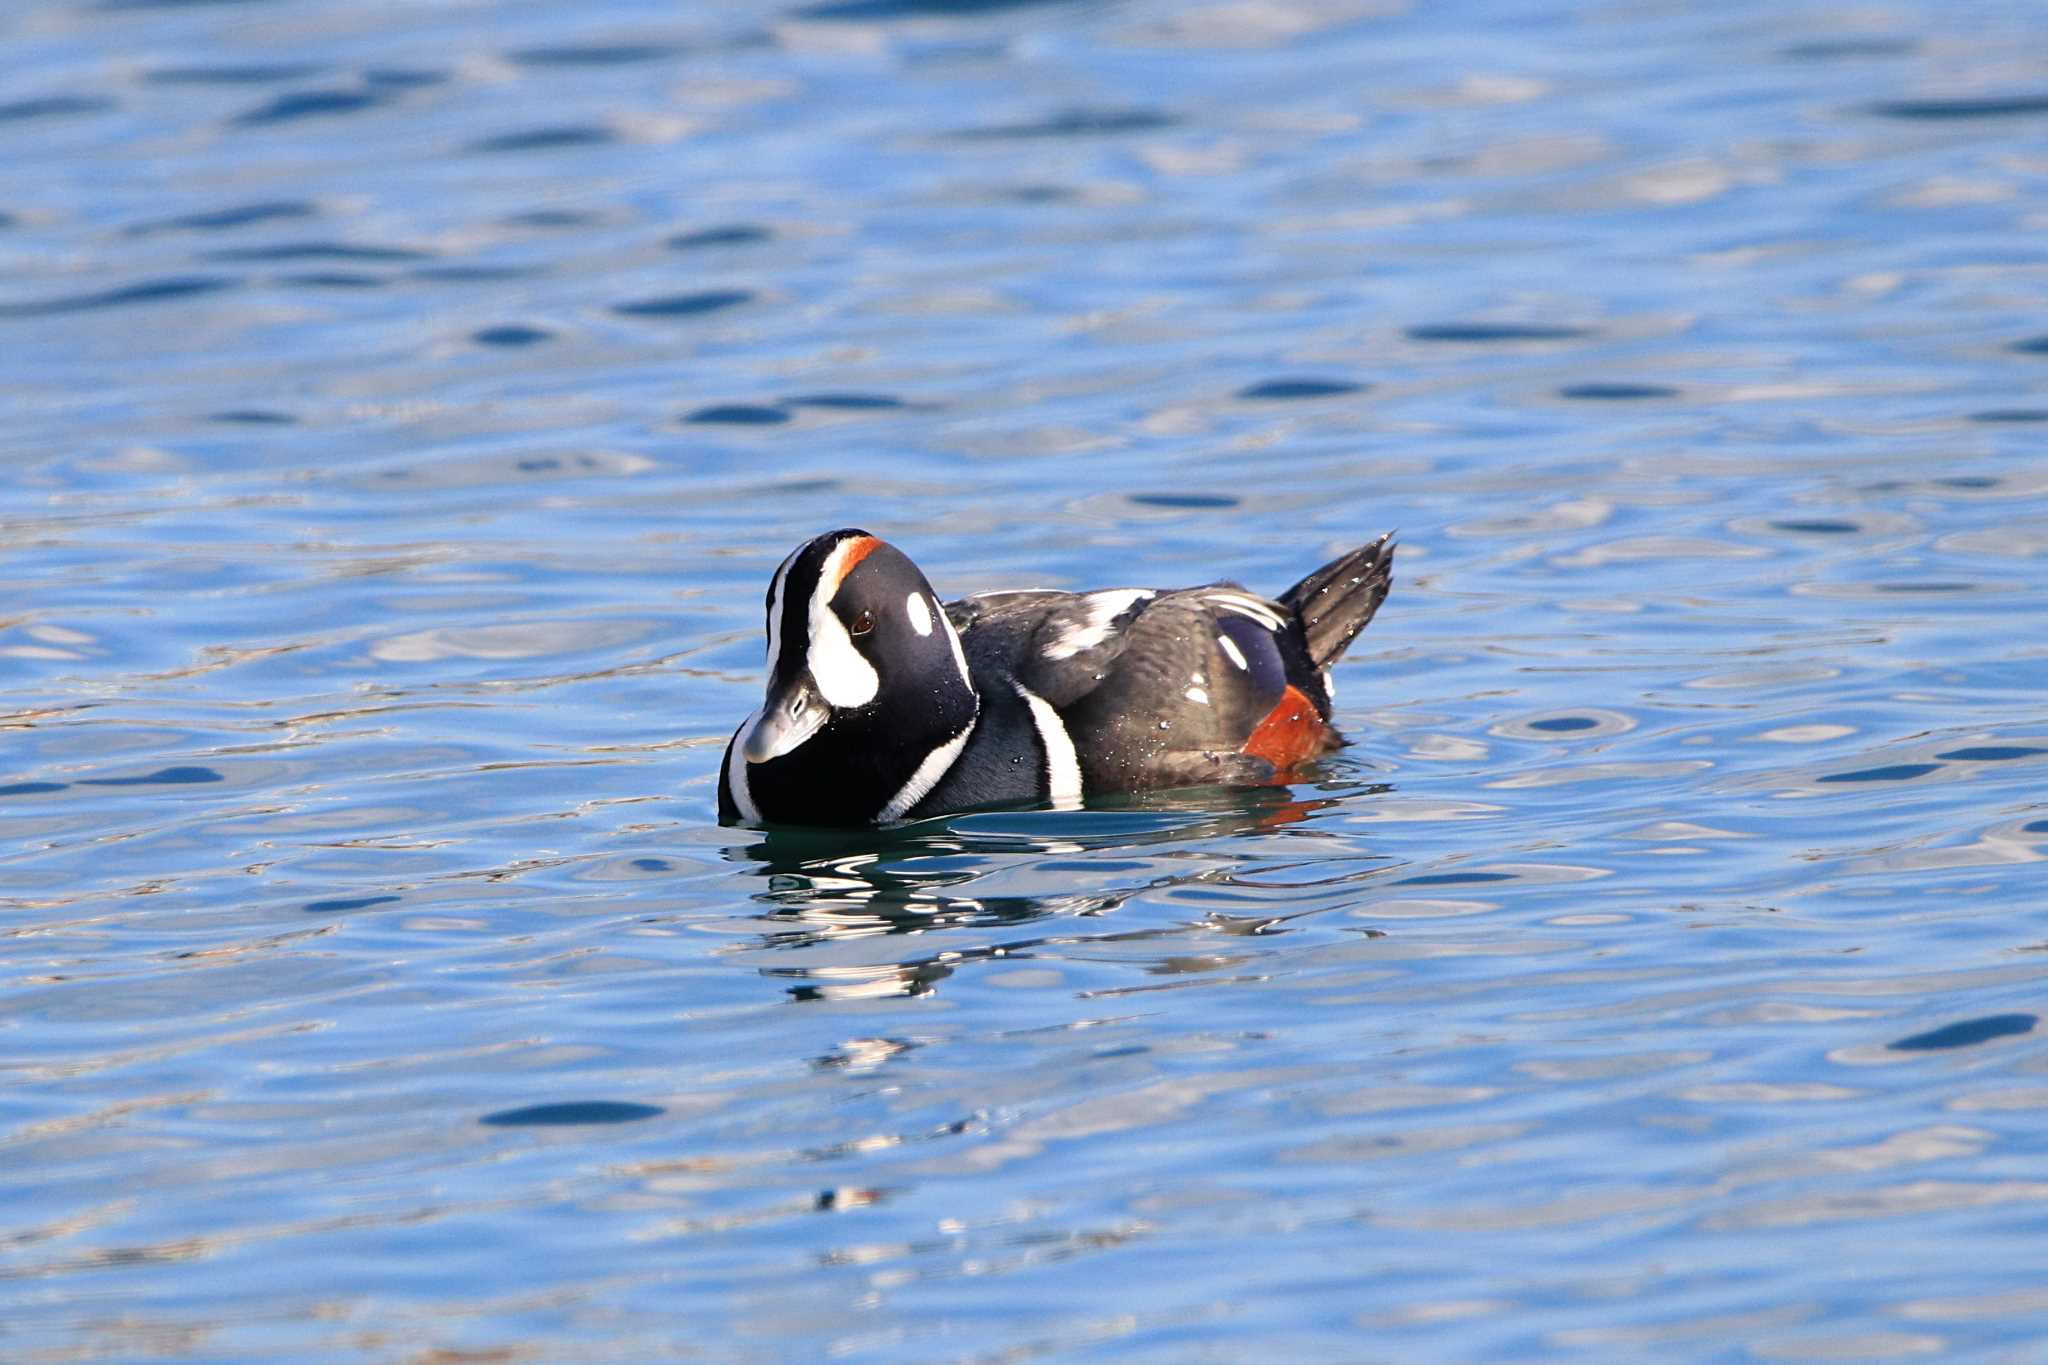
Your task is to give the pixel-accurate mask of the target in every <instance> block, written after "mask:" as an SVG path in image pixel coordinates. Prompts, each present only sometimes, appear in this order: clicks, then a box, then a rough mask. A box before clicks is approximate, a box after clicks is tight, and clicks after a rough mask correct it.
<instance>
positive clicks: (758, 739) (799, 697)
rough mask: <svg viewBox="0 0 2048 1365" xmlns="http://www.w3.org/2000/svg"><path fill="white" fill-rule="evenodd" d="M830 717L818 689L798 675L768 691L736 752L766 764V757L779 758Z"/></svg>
mask: <svg viewBox="0 0 2048 1365" xmlns="http://www.w3.org/2000/svg"><path fill="white" fill-rule="evenodd" d="M831 718H832V708H831V707H829V706H827V705H826V704H825V699H824V698H823V697H821V696H819V695H818V689H817V688H816V687H815V686H813V685H812V683H811V680H810V679H809V678H808V677H805V678H799V679H798V680H797V681H796V682H794V683H792V684H790V685H788V686H785V687H780V688H777V689H776V690H775V691H773V692H771V693H769V695H768V700H767V702H766V703H765V704H763V705H762V707H761V714H760V715H759V716H758V717H756V718H755V720H754V726H753V728H752V729H750V730H748V731H747V737H746V740H745V741H744V742H743V743H742V744H741V745H740V754H741V756H742V757H744V758H745V759H746V760H747V762H749V763H766V762H768V761H769V760H770V759H775V758H781V757H782V756H783V755H784V754H786V753H788V752H789V751H790V750H792V749H794V748H796V747H797V746H798V745H799V744H802V743H803V742H804V741H805V740H807V739H809V738H810V737H811V736H812V735H815V734H817V733H818V730H819V728H820V727H821V726H823V725H824V724H825V722H826V721H828V720H830V719H831Z"/></svg>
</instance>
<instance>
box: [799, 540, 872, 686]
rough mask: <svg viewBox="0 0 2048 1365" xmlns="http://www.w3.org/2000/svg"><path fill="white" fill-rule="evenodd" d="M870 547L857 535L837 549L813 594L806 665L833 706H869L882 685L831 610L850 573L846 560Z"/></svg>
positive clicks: (826, 564)
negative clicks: (835, 595)
mask: <svg viewBox="0 0 2048 1365" xmlns="http://www.w3.org/2000/svg"><path fill="white" fill-rule="evenodd" d="M871 545H872V542H871V541H870V540H869V538H868V537H866V536H856V537H854V538H853V539H851V540H847V541H842V542H841V543H840V544H838V545H836V546H834V547H833V549H832V553H831V554H830V555H828V556H826V559H825V564H824V567H823V568H822V569H820V570H819V572H818V587H817V590H816V591H814V592H813V593H812V594H811V613H810V625H811V641H810V650H809V651H808V655H807V657H806V660H805V662H807V663H808V664H809V665H810V669H811V680H812V681H813V682H815V683H816V684H817V685H818V695H820V696H822V697H823V698H824V699H825V701H826V704H827V705H830V706H833V707H840V708H851V707H855V706H866V705H867V704H868V703H869V702H871V701H873V700H874V699H875V693H876V692H877V691H879V690H880V689H881V686H882V680H881V678H880V677H879V676H877V675H876V673H875V666H874V665H873V664H871V663H869V662H868V661H867V659H866V658H865V657H864V656H863V655H862V654H861V652H860V650H858V649H856V648H855V647H854V643H853V637H852V636H851V635H848V634H847V633H846V625H845V623H844V622H842V621H841V620H840V619H839V617H838V615H837V614H836V613H834V612H833V610H832V598H833V595H834V594H835V593H837V592H838V591H839V585H840V584H841V583H842V582H844V581H845V579H846V575H847V573H848V569H847V567H846V561H847V559H848V558H849V557H850V556H852V555H853V554H854V553H855V552H856V551H859V552H862V553H865V552H866V550H868V549H869V548H871Z"/></svg>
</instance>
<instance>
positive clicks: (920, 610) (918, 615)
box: [903, 592, 932, 635]
mask: <svg viewBox="0 0 2048 1365" xmlns="http://www.w3.org/2000/svg"><path fill="white" fill-rule="evenodd" d="M903 609H904V610H905V611H907V612H909V613H910V628H911V629H912V630H914V631H916V632H917V633H918V634H919V635H929V634H931V633H932V609H931V608H930V607H928V606H926V605H925V604H924V594H923V593H921V592H914V593H912V594H910V596H908V597H906V598H904V599H903Z"/></svg>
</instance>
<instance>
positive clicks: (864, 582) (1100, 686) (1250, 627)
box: [718, 529, 1394, 825]
mask: <svg viewBox="0 0 2048 1365" xmlns="http://www.w3.org/2000/svg"><path fill="white" fill-rule="evenodd" d="M1393 557H1394V546H1393V540H1392V537H1391V535H1387V536H1381V537H1380V538H1379V539H1378V540H1376V541H1374V542H1373V543H1372V544H1370V545H1366V546H1363V547H1361V548H1359V549H1356V550H1353V551H1352V552H1351V553H1350V554H1347V555H1345V556H1343V557H1342V558H1340V559H1337V560H1334V561H1332V562H1331V563H1329V564H1326V565H1324V566H1323V567H1322V568H1320V569H1317V570H1316V571H1315V572H1314V573H1312V574H1310V575H1309V576H1308V577H1306V578H1304V579H1302V580H1301V581H1300V582H1299V583H1296V584H1295V585H1294V586H1293V587H1291V588H1289V589H1288V590H1287V591H1286V592H1284V593H1282V594H1281V595H1280V596H1279V597H1278V598H1274V599H1268V598H1264V597H1259V596H1257V595H1255V594H1253V593H1250V592H1247V591H1246V590H1245V589H1243V588H1241V587H1238V586H1237V585H1236V584H1234V583H1211V584H1208V585H1206V586H1203V587H1198V588H1176V589H1170V590H1161V589H1153V588H1114V589H1110V590H1108V591H1103V592H1084V593H1070V592H1053V591H1047V590H1041V589H1026V590H1024V591H1019V592H989V593H978V594H976V595H975V596H972V597H968V598H963V599H962V600H960V601H958V602H949V603H946V604H944V605H943V606H942V605H941V604H940V603H939V600H938V598H937V596H936V595H934V594H933V592H932V588H931V584H929V583H927V582H926V581H925V576H924V574H922V573H921V572H919V571H918V567H917V565H915V564H913V563H911V562H910V560H909V558H908V557H906V556H905V555H904V554H903V553H902V552H901V551H900V550H898V549H896V548H895V547H894V546H892V545H889V544H886V543H885V542H883V541H881V540H878V539H876V538H875V537H874V536H872V535H869V534H868V533H867V532H866V531H860V530H851V529H849V530H841V531H832V532H829V533H827V534H825V535H822V536H819V537H817V538H816V539H814V540H811V541H808V542H806V543H805V544H803V545H801V546H799V547H798V548H797V549H796V551H795V552H794V553H792V554H791V555H790V556H789V558H787V559H785V560H783V561H782V566H781V567H780V568H778V569H777V570H776V571H775V577H774V579H773V580H772V581H771V582H770V583H769V585H768V598H767V605H768V696H767V699H766V700H765V701H763V702H762V703H761V706H760V708H759V709H757V710H756V711H755V712H754V713H753V714H752V715H751V716H748V717H747V719H746V721H745V723H743V724H742V725H741V726H740V728H739V731H738V732H737V733H736V734H734V735H733V737H732V742H731V743H730V744H729V745H727V747H726V751H725V764H724V768H723V770H722V772H721V775H720V778H719V783H718V813H719V818H720V819H721V820H723V821H725V822H727V823H734V822H744V823H748V824H769V823H787V824H803V825H866V824H886V823H889V822H892V821H896V820H903V819H914V818H920V817H923V816H927V815H936V814H940V813H942V812H946V811H958V810H966V809H969V808H972V807H977V806H992V805H1006V804H1017V803H1034V802H1035V803H1047V802H1049V803H1051V804H1053V805H1055V806H1062V807H1071V806H1073V805H1076V804H1078V802H1079V801H1080V799H1081V798H1082V797H1084V796H1088V795H1094V794H1099V793H1105V792H1129V791H1139V790H1143V789H1147V788H1154V787H1185V786H1215V785H1251V784H1262V783H1270V782H1274V781H1276V780H1278V779H1280V778H1282V777H1284V776H1286V775H1287V773H1288V772H1289V771H1290V770H1292V769H1293V768H1294V767H1295V766H1296V765H1298V764H1300V763H1303V762H1305V761H1307V760H1308V759H1311V758H1314V757H1316V756H1318V755H1320V754H1325V753H1328V752H1330V751H1331V750H1332V749H1335V748H1337V747H1338V746H1340V745H1341V744H1343V743H1344V742H1345V741H1344V740H1343V738H1342V737H1341V736H1339V735H1338V733H1337V731H1336V729H1335V727H1333V726H1332V725H1331V723H1330V698H1331V686H1330V677H1329V669H1330V665H1332V664H1333V663H1335V662H1336V661H1337V659H1338V658H1339V657H1340V656H1341V655H1342V654H1343V653H1344V650H1345V649H1346V648H1347V647H1348V646H1349V645H1350V643H1351V641H1352V640H1353V638H1355V637H1356V636H1357V634H1358V632H1359V631H1361V630H1363V629H1365V624H1366V622H1368V621H1370V620H1372V617H1373V613H1374V612H1375V611H1377V610H1378V609H1379V605H1380V603H1381V602H1382V601H1384V600H1385V599H1386V596H1387V589H1388V588H1389V587H1390V586H1391V584H1392V582H1393V572H1392V570H1393Z"/></svg>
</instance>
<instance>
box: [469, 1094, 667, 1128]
mask: <svg viewBox="0 0 2048 1365" xmlns="http://www.w3.org/2000/svg"><path fill="white" fill-rule="evenodd" d="M665 1112H667V1111H665V1110H664V1109H662V1107H661V1106H660V1105H658V1104H633V1103H630V1102H628V1101H625V1100H569V1101H565V1102H563V1103H559V1104H530V1105H527V1106H525V1107H524V1108H521V1109H501V1110H499V1111H498V1112H497V1113H495V1114H485V1115H484V1116H483V1117H482V1118H481V1119H478V1120H477V1122H479V1123H482V1124H485V1125H487V1126H489V1127H492V1128H572V1127H581V1126H587V1125H590V1124H599V1123H636V1122H638V1121H639V1120H641V1119H651V1118H656V1117H658V1116H660V1115H661V1114H663V1113H665Z"/></svg>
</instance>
